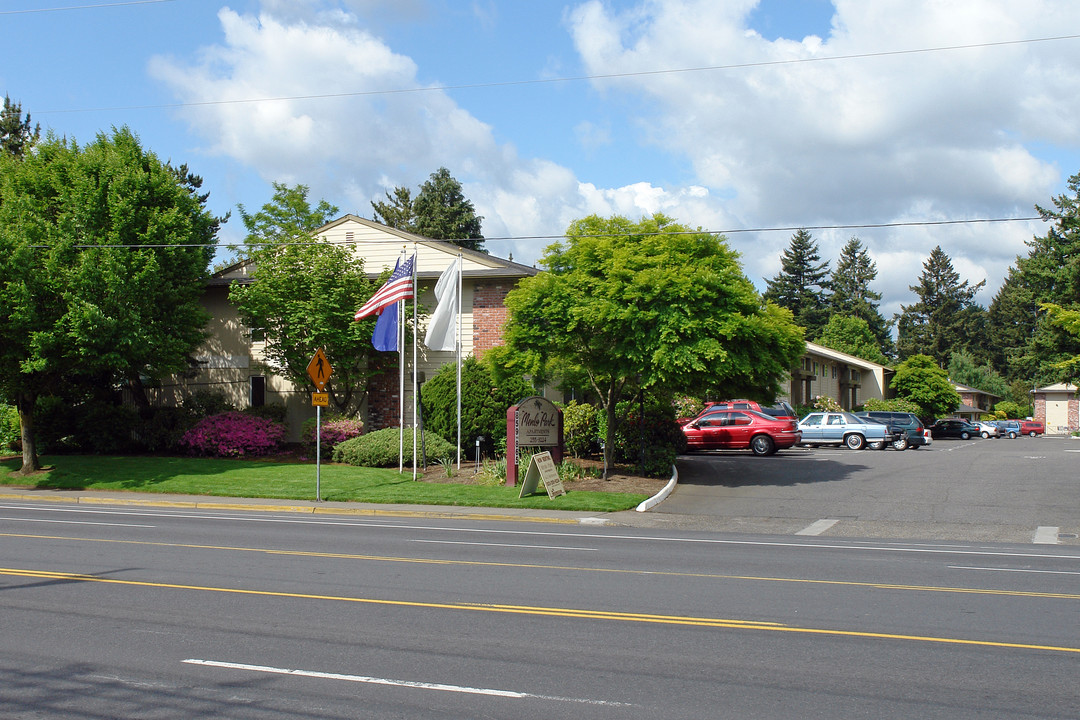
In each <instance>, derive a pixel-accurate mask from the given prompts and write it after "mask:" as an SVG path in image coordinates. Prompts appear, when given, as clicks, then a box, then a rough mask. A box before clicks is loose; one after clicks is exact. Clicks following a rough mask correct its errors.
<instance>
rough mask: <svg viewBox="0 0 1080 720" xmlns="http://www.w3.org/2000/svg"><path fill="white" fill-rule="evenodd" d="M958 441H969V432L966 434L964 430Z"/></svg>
mask: <svg viewBox="0 0 1080 720" xmlns="http://www.w3.org/2000/svg"><path fill="white" fill-rule="evenodd" d="M960 439H961V440H970V439H971V433H969V432H967V431H966V430H965V431H964V432H962V433H960Z"/></svg>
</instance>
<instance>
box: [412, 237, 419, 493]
mask: <svg viewBox="0 0 1080 720" xmlns="http://www.w3.org/2000/svg"><path fill="white" fill-rule="evenodd" d="M416 255H417V249H416V243H415V242H414V243H413V297H412V303H413V305H412V307H413V343H412V479H413V480H416V424H417V423H416V344H417V339H416V336H417V333H418V330H419V328H418V327H417V323H416V317H417V316H416V296H417V295H419V294H420V288H419V287H417V283H416V279H417V276H418V275H419V272H418V269H419V267H420V259H419V258H418V257H417V256H416Z"/></svg>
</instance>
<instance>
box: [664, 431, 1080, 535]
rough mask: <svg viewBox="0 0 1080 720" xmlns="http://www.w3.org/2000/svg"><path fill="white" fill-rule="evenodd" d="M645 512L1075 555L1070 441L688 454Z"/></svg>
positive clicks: (720, 525) (1078, 468)
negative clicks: (1049, 548) (1071, 549)
mask: <svg viewBox="0 0 1080 720" xmlns="http://www.w3.org/2000/svg"><path fill="white" fill-rule="evenodd" d="M679 470H680V474H679V484H678V487H677V489H676V490H675V491H674V492H673V493H672V495H671V496H670V497H669V498H668V499H667V500H665V501H664V502H663V503H661V504H660V505H658V506H657V507H656V508H654V510H653V511H652V513H653V514H655V515H656V517H657V518H658V520H657V522H658V523H662V518H664V517H665V516H666V517H669V518H670V520H671V523H672V524H676V523H678V524H679V525H681V526H682V527H693V526H695V525H697V526H699V527H709V528H711V529H713V530H720V531H729V532H755V533H758V532H766V533H782V534H795V533H806V534H814V535H822V536H829V537H867V538H903V539H919V538H922V539H939V540H962V541H973V542H1017V543H1032V542H1037V543H1040V544H1042V543H1050V544H1054V543H1057V544H1065V545H1074V546H1075V545H1080V540H1078V539H1077V536H1078V535H1080V441H1074V440H1066V439H1062V438H1044V437H1040V438H1028V437H1023V438H1017V439H1014V440H1010V439H1007V438H1005V439H999V440H995V439H989V440H983V439H978V440H968V441H962V440H936V441H935V442H934V443H933V444H932V445H931V446H929V447H927V448H921V449H919V450H906V451H904V452H897V451H895V450H892V449H888V450H881V451H874V450H858V451H853V450H848V449H846V448H845V449H839V448H815V449H801V448H795V449H791V450H783V451H780V452H779V453H777V454H776V455H774V456H772V457H765V458H760V457H754V456H752V455H750V454H749V453H746V452H717V453H708V454H699V455H690V456H686V457H683V458H680V460H679Z"/></svg>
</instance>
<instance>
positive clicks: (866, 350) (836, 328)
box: [814, 315, 889, 365]
mask: <svg viewBox="0 0 1080 720" xmlns="http://www.w3.org/2000/svg"><path fill="white" fill-rule="evenodd" d="M814 342H816V343H818V344H819V345H824V346H825V347H827V348H832V349H833V350H839V351H840V352H843V353H847V354H848V355H854V356H855V357H859V358H862V359H863V360H869V361H870V362H876V363H880V364H882V365H885V364H888V362H889V359H888V358H887V357H885V354H884V353H883V352H881V345H880V343H879V341H878V338H877V336H876V335H874V333H873V332H872V331H871V330H870V326H869V325H867V324H866V321H865V320H863V319H862V318H861V317H853V316H847V315H833V316H832V317H831V318H829V322H828V323H827V324H826V325H825V328H824V329H823V330H822V331H821V335H819V336H818V338H817V340H815V341H814Z"/></svg>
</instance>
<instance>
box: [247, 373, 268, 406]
mask: <svg viewBox="0 0 1080 720" xmlns="http://www.w3.org/2000/svg"><path fill="white" fill-rule="evenodd" d="M250 380H251V407H262V406H263V405H265V404H266V378H265V377H263V376H262V375H252V376H251V378H250Z"/></svg>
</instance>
